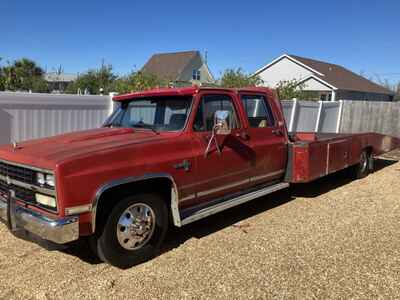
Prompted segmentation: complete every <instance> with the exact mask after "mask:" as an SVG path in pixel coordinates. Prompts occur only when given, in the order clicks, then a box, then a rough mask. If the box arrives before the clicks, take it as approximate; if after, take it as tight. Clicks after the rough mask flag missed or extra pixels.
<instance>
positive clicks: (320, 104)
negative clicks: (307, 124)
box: [314, 101, 324, 132]
mask: <svg viewBox="0 0 400 300" xmlns="http://www.w3.org/2000/svg"><path fill="white" fill-rule="evenodd" d="M318 102H319V108H318V115H317V121H316V122H315V129H314V132H318V130H319V123H320V122H321V113H322V107H323V105H324V104H323V101H318Z"/></svg>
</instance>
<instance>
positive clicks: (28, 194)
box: [0, 180, 35, 204]
mask: <svg viewBox="0 0 400 300" xmlns="http://www.w3.org/2000/svg"><path fill="white" fill-rule="evenodd" d="M10 189H11V190H13V191H14V192H15V198H17V199H18V200H21V201H23V202H26V203H29V204H34V203H35V193H34V191H32V190H29V189H26V188H23V187H20V186H16V185H14V184H10V185H7V183H6V182H4V181H2V180H0V194H3V195H7V194H8V191H9V190H10Z"/></svg>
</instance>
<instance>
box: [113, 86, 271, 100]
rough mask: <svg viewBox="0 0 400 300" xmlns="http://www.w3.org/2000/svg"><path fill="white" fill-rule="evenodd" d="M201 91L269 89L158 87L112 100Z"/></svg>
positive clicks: (262, 90)
mask: <svg viewBox="0 0 400 300" xmlns="http://www.w3.org/2000/svg"><path fill="white" fill-rule="evenodd" d="M201 91H221V92H222V91H224V92H233V93H236V94H238V93H240V92H264V93H265V92H268V93H271V89H269V88H265V87H246V88H223V87H198V86H191V87H183V88H160V89H153V90H148V91H141V92H134V93H129V94H124V95H118V96H114V97H113V101H124V100H133V99H140V98H144V97H154V96H190V95H196V94H198V93H199V92H201Z"/></svg>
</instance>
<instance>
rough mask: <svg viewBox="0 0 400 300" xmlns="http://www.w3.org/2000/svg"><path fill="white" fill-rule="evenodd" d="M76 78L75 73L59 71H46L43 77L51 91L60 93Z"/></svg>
mask: <svg viewBox="0 0 400 300" xmlns="http://www.w3.org/2000/svg"><path fill="white" fill-rule="evenodd" d="M77 78H78V75H76V74H67V73H59V72H51V73H46V74H45V75H44V79H45V80H46V82H47V85H48V87H49V90H50V92H51V93H62V92H64V91H65V89H66V88H67V86H68V85H69V84H70V83H71V82H74V81H75V80H76V79H77Z"/></svg>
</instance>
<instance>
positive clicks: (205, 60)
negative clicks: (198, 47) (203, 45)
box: [204, 50, 208, 64]
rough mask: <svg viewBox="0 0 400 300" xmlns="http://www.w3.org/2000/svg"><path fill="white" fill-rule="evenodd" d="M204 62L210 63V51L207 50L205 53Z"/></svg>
mask: <svg viewBox="0 0 400 300" xmlns="http://www.w3.org/2000/svg"><path fill="white" fill-rule="evenodd" d="M204 62H205V63H206V64H207V63H208V51H207V50H206V51H205V53H204Z"/></svg>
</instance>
